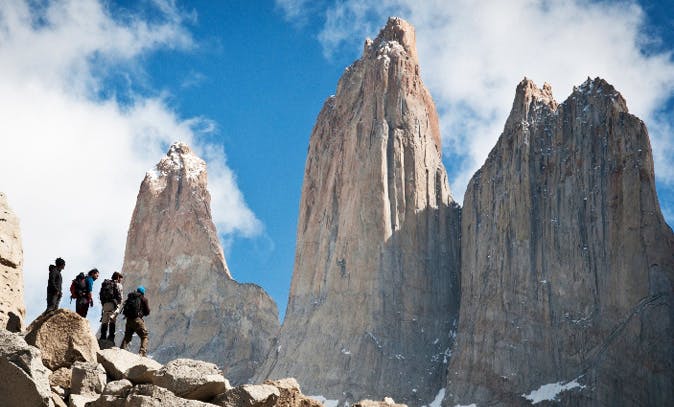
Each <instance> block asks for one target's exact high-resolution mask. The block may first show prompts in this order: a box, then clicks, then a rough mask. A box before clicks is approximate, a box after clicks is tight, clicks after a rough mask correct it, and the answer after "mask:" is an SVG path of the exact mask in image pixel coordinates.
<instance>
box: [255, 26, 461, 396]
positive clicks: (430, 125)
mask: <svg viewBox="0 0 674 407" xmlns="http://www.w3.org/2000/svg"><path fill="white" fill-rule="evenodd" d="M458 234H459V209H458V206H457V205H456V204H455V203H454V201H453V200H452V198H451V194H450V190H449V186H448V183H447V176H446V174H445V170H444V167H443V165H442V161H441V157H440V137H439V130H438V124H437V114H436V111H435V106H434V105H433V102H432V100H431V97H430V95H429V94H428V92H427V90H426V89H425V87H424V85H423V83H422V82H421V78H420V76H419V67H418V62H417V59H416V50H415V44H414V31H413V29H412V27H411V26H410V25H409V24H407V23H406V22H404V21H402V20H400V19H395V18H392V19H390V20H389V22H388V24H387V25H386V27H385V28H384V29H383V30H382V31H381V32H380V34H379V36H378V37H377V39H376V40H374V41H370V40H368V41H367V42H366V44H365V47H364V51H363V56H362V58H361V59H360V60H358V61H356V62H355V63H354V64H353V65H351V66H350V67H348V68H347V69H346V70H345V73H344V75H343V76H342V78H341V79H340V81H339V84H338V86H337V94H336V96H333V97H330V98H329V99H328V100H327V101H326V103H325V105H324V106H323V109H322V111H321V113H320V114H319V116H318V119H317V122H316V125H315V127H314V129H313V132H312V135H311V139H310V143H309V152H308V156H307V163H306V170H305V177H304V185H303V190H302V199H301V204H300V219H299V222H298V236H297V252H296V257H295V270H294V273H293V279H292V284H291V290H290V297H289V300H288V309H287V313H286V318H285V321H284V324H283V327H282V329H281V334H280V337H279V343H278V346H277V347H276V348H275V349H273V350H272V352H271V354H270V357H269V358H268V360H267V362H266V363H265V365H264V366H263V369H261V371H260V373H259V375H258V376H259V377H258V379H263V378H265V377H271V378H280V377H284V376H294V377H296V378H297V379H298V380H299V382H300V383H302V388H303V389H304V391H305V392H308V394H316V393H318V394H322V395H324V396H326V397H328V398H333V399H340V400H352V401H353V400H359V399H362V398H365V397H370V398H372V397H375V398H381V397H383V396H385V395H388V396H393V397H394V398H395V399H396V400H404V401H407V402H408V403H411V404H421V402H427V401H430V400H425V399H424V400H421V399H420V398H419V397H420V396H421V397H430V398H431V399H432V395H435V394H436V393H437V392H438V390H439V389H440V388H441V387H443V385H444V377H445V370H446V365H445V364H444V362H446V360H445V359H446V358H445V356H444V355H445V354H446V353H448V349H449V348H450V347H451V346H452V343H451V341H452V338H451V335H450V330H451V328H452V326H453V323H454V321H455V318H456V315H457V312H458V294H459V293H458V279H459V275H458V271H459V243H458V242H459V239H458Z"/></svg>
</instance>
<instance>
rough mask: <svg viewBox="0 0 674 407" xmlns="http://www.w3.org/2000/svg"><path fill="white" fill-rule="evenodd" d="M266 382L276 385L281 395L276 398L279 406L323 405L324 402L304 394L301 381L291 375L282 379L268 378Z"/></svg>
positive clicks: (306, 406)
mask: <svg viewBox="0 0 674 407" xmlns="http://www.w3.org/2000/svg"><path fill="white" fill-rule="evenodd" d="M264 384H268V385H271V386H274V387H276V388H277V389H278V390H279V397H278V400H276V406H278V407H321V406H323V404H321V403H320V402H318V401H316V400H314V399H312V398H309V397H307V396H305V395H304V394H302V391H301V389H300V385H299V383H297V380H295V378H292V377H289V378H285V379H280V380H267V381H265V382H264Z"/></svg>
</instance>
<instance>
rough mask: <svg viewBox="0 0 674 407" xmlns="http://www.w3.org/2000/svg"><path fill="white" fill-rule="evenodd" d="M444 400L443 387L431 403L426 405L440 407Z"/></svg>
mask: <svg viewBox="0 0 674 407" xmlns="http://www.w3.org/2000/svg"><path fill="white" fill-rule="evenodd" d="M444 398H445V388H444V387H443V388H442V389H440V391H439V392H438V394H437V395H436V396H435V398H434V399H433V401H431V403H430V404H429V405H428V407H441V406H442V399H444ZM421 407H426V406H421Z"/></svg>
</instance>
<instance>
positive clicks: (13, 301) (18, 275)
mask: <svg viewBox="0 0 674 407" xmlns="http://www.w3.org/2000/svg"><path fill="white" fill-rule="evenodd" d="M25 317H26V306H25V305H24V301H23V247H22V244H21V230H20V228H19V219H18V218H17V217H16V215H15V214H14V212H12V210H11V209H10V208H9V205H8V204H7V198H6V197H5V194H3V193H2V192H0V328H1V329H7V330H9V331H12V332H21V330H22V329H23V322H24V321H23V319H24V318H25Z"/></svg>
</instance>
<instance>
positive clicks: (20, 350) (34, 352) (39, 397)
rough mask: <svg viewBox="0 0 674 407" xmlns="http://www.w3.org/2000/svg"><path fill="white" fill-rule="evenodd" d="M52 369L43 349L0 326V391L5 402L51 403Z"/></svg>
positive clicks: (45, 404) (8, 403) (22, 404)
mask: <svg viewBox="0 0 674 407" xmlns="http://www.w3.org/2000/svg"><path fill="white" fill-rule="evenodd" d="M49 374H50V372H49V370H48V369H47V368H46V367H45V366H44V365H43V364H42V360H41V356H40V351H39V350H38V349H36V348H34V347H32V346H29V345H28V344H27V343H26V341H24V339H23V338H22V337H21V336H20V335H19V334H16V333H12V332H9V331H6V330H4V329H0V394H1V395H3V396H2V403H3V404H2V405H6V406H31V407H33V406H50V405H52V404H53V402H52V401H51V398H52V397H51V395H52V392H51V390H50V388H49Z"/></svg>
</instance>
